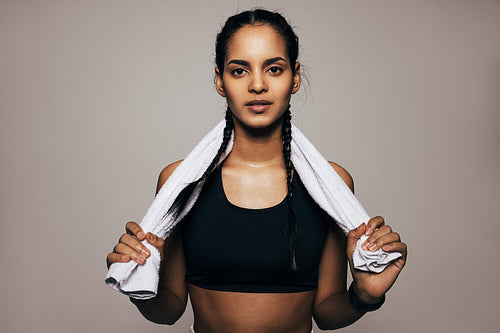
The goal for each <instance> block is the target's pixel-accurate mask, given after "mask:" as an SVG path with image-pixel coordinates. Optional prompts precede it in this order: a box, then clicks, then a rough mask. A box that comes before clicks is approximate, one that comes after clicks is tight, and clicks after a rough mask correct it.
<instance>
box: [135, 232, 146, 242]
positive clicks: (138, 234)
mask: <svg viewBox="0 0 500 333" xmlns="http://www.w3.org/2000/svg"><path fill="white" fill-rule="evenodd" d="M144 237H146V235H145V234H144V232H142V231H139V232H138V233H137V238H139V239H140V240H143V239H144Z"/></svg>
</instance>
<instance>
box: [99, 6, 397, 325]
mask: <svg viewBox="0 0 500 333" xmlns="http://www.w3.org/2000/svg"><path fill="white" fill-rule="evenodd" d="M297 56H298V39H297V37H296V36H295V34H294V32H293V30H292V28H291V27H290V25H289V24H288V23H287V22H286V20H285V19H284V18H283V17H282V16H281V15H279V14H277V13H272V12H268V11H265V10H254V11H248V12H243V13H240V14H238V15H235V16H233V17H230V18H229V19H228V20H227V22H226V24H225V26H224V27H223V28H222V31H221V33H220V34H219V35H218V36H217V42H216V68H215V73H216V89H217V92H218V93H219V94H220V95H221V96H222V97H224V98H225V99H226V101H227V106H228V111H227V113H226V128H225V135H224V138H225V139H224V142H223V146H222V147H221V149H220V150H219V151H220V152H221V151H224V150H225V146H226V145H227V142H228V141H229V137H230V135H231V132H232V130H233V129H234V145H233V149H232V151H231V153H230V154H229V156H228V157H227V158H226V159H225V160H224V161H223V163H222V164H221V165H220V166H219V167H217V168H216V167H215V166H216V165H215V164H216V162H215V161H217V160H218V157H219V156H220V154H219V155H218V156H217V157H216V158H215V159H214V162H213V163H212V165H211V166H210V167H209V168H208V170H207V172H206V174H205V175H204V177H203V180H207V181H206V183H205V185H204V187H203V191H202V193H201V195H200V198H199V199H198V201H197V203H196V205H195V207H194V208H193V209H192V210H191V212H190V213H189V215H188V216H187V217H186V218H185V219H184V220H183V221H182V223H181V226H180V227H178V228H176V229H175V230H174V232H173V233H172V235H171V236H170V237H169V238H167V240H166V241H163V240H162V239H161V238H159V237H157V236H156V235H154V234H152V233H148V234H145V233H144V232H143V230H142V229H141V227H140V226H139V225H138V224H137V223H135V222H129V223H127V227H126V229H127V233H126V234H124V235H122V237H121V238H120V242H119V244H118V245H116V247H115V248H114V250H113V253H110V254H109V255H108V257H107V262H108V267H109V265H110V264H111V263H114V262H128V261H129V260H134V261H136V262H137V263H139V264H143V263H144V262H145V261H146V260H147V257H148V256H149V255H150V251H149V250H148V249H147V248H146V247H145V246H144V245H142V244H141V242H140V241H142V240H144V239H146V240H147V241H148V242H149V243H150V244H152V245H153V246H154V247H156V248H157V249H158V250H159V251H160V253H161V255H162V264H161V269H160V282H159V288H158V294H157V296H156V297H155V298H153V299H151V300H146V301H142V300H134V299H131V300H132V301H133V302H134V304H136V306H137V307H138V309H139V311H141V313H142V314H143V315H144V316H145V317H146V318H147V319H149V320H151V321H153V322H156V323H166V324H173V323H175V321H176V320H177V319H178V318H179V317H180V316H181V315H182V313H183V312H184V310H185V307H186V302H187V296H188V293H189V295H190V298H191V303H192V306H193V311H194V331H196V332H197V333H204V332H273V333H276V332H287V333H289V332H297V333H305V332H311V328H312V323H311V317H314V319H315V321H316V323H317V325H318V326H319V327H320V328H322V329H335V328H339V327H344V326H347V325H349V324H351V323H353V322H354V321H356V320H357V319H359V318H360V317H361V316H362V315H363V314H364V313H365V312H366V311H371V310H375V309H377V308H378V307H380V305H382V303H383V301H384V295H385V293H386V292H387V290H388V289H389V288H390V287H391V286H392V284H393V283H394V281H395V280H396V278H397V276H398V274H399V273H400V271H401V269H402V268H403V266H404V264H405V262H406V245H405V244H404V243H402V242H401V241H400V238H399V235H398V234H397V233H395V232H393V231H392V230H391V228H390V227H389V226H387V225H385V224H384V220H383V218H381V217H375V218H372V219H370V221H369V222H368V223H366V224H362V225H361V226H360V227H358V228H357V229H355V230H352V231H351V232H349V234H348V237H347V238H346V237H345V236H344V234H343V233H342V231H341V230H340V229H339V228H338V227H336V225H335V223H332V222H331V221H329V219H330V218H329V217H327V216H326V214H324V213H323V212H322V210H321V209H319V208H318V207H317V206H316V205H315V203H314V201H313V200H312V199H311V198H310V197H309V196H308V194H307V192H306V191H305V189H304V187H303V185H302V183H301V180H300V178H299V177H298V175H297V174H295V173H294V170H293V165H292V163H291V161H290V140H291V138H290V130H291V125H290V118H291V116H290V111H289V102H290V98H291V95H292V94H294V93H295V92H297V91H298V89H299V87H300V80H301V79H300V64H299V63H298V62H297V61H296V60H297ZM180 162H181V161H178V162H175V163H173V164H171V165H169V166H167V167H166V168H165V169H164V170H163V171H162V172H161V174H160V176H159V180H158V186H157V190H159V189H160V188H161V186H162V185H163V184H164V183H165V181H166V180H167V179H168V178H169V176H170V175H171V174H172V172H173V171H174V170H175V169H176V167H177V166H178V165H179V164H180ZM330 164H331V166H332V168H333V169H334V170H335V171H336V172H337V173H338V174H339V175H340V176H341V177H342V179H343V180H344V182H345V183H346V184H347V185H348V186H349V188H350V189H351V190H353V181H352V178H351V176H350V175H349V173H348V172H347V171H346V170H344V169H343V168H342V167H340V166H339V165H337V164H335V163H333V162H330ZM192 188H193V186H190V187H188V188H186V189H185V191H183V193H181V195H179V197H178V198H177V200H176V202H175V203H174V205H173V208H172V209H173V210H176V211H180V210H181V209H182V207H183V205H184V204H185V202H186V197H188V196H189V194H190V192H191V191H192ZM207 234H208V235H207ZM363 234H366V235H368V236H369V238H368V239H367V240H366V242H364V243H363V245H362V247H363V249H368V250H370V251H376V250H378V249H380V248H382V249H383V250H385V251H388V252H399V253H401V254H402V256H401V258H399V259H397V260H396V261H394V262H393V263H391V264H390V265H389V266H388V267H387V268H386V269H385V270H384V271H383V272H381V273H379V274H374V273H368V272H363V271H359V270H355V269H353V264H352V254H353V251H354V248H355V246H356V242H357V240H358V239H359V238H360V237H361V236H362V235H363ZM209 242H210V243H209ZM346 259H347V260H346ZM346 262H349V264H350V266H351V271H352V277H353V284H352V285H351V287H350V289H349V291H347V288H346V279H347V265H346Z"/></svg>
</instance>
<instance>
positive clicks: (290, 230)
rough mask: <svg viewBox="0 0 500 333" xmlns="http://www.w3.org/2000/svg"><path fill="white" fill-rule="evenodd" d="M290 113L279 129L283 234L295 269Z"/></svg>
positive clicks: (294, 269) (295, 239)
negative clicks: (284, 202) (284, 192)
mask: <svg viewBox="0 0 500 333" xmlns="http://www.w3.org/2000/svg"><path fill="white" fill-rule="evenodd" d="M291 119H292V114H291V113H290V110H287V111H286V112H285V114H284V116H283V127H282V130H281V136H282V139H283V158H284V159H285V167H286V185H287V201H288V209H287V213H286V226H285V236H286V245H287V248H288V255H289V258H290V268H291V270H293V271H296V270H297V262H296V258H295V248H296V245H297V224H296V222H295V211H294V209H293V205H292V198H293V195H292V194H293V192H292V170H293V164H292V160H291V158H290V153H291V146H290V143H291V141H292V124H291Z"/></svg>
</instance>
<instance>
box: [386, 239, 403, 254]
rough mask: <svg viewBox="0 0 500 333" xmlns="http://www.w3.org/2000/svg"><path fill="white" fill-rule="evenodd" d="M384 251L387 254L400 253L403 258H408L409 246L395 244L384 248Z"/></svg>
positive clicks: (400, 243) (399, 243)
mask: <svg viewBox="0 0 500 333" xmlns="http://www.w3.org/2000/svg"><path fill="white" fill-rule="evenodd" d="M382 250H384V251H387V252H399V253H401V254H402V255H403V256H406V252H407V246H406V244H405V243H402V242H393V243H389V244H386V245H384V246H382Z"/></svg>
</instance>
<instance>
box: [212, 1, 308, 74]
mask: <svg viewBox="0 0 500 333" xmlns="http://www.w3.org/2000/svg"><path fill="white" fill-rule="evenodd" d="M264 24H267V25H270V26H271V27H273V28H274V30H276V32H278V33H279V34H280V35H281V37H282V38H283V42H284V43H285V47H286V51H287V54H288V59H289V60H290V66H291V67H292V71H295V62H296V61H297V57H298V56H299V39H298V37H297V35H295V32H293V29H292V27H291V26H290V24H289V23H288V22H287V20H286V19H285V18H284V17H283V16H282V15H281V14H279V13H276V12H270V11H268V10H265V9H254V10H251V11H245V12H242V13H239V14H236V15H234V16H231V17H230V18H228V19H227V21H226V23H225V24H224V26H223V27H222V29H221V31H220V33H219V34H218V35H217V40H216V42H215V65H216V66H217V68H219V71H220V73H221V74H222V72H224V63H225V60H226V55H227V47H228V45H229V43H230V42H231V38H232V37H233V35H234V33H235V32H236V31H238V30H239V29H240V28H242V27H244V26H247V25H264Z"/></svg>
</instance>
